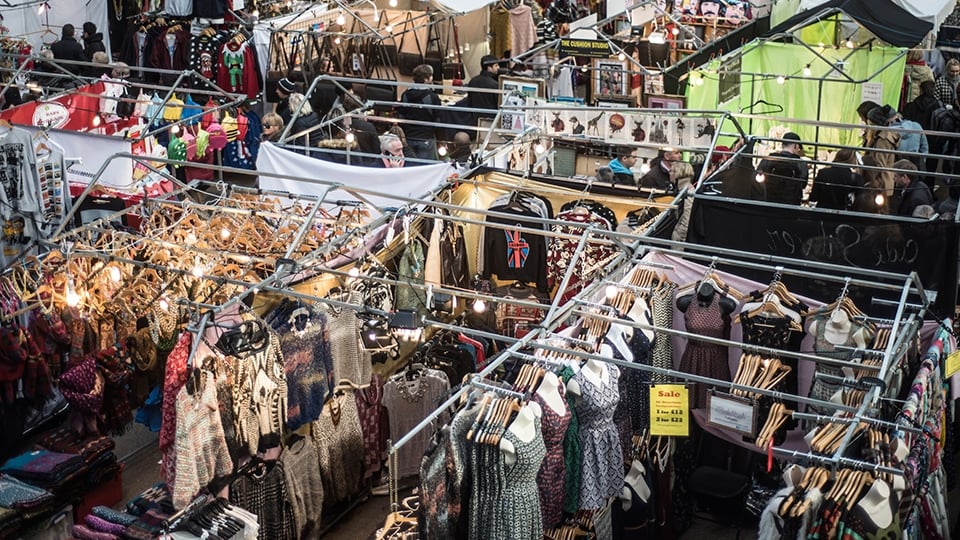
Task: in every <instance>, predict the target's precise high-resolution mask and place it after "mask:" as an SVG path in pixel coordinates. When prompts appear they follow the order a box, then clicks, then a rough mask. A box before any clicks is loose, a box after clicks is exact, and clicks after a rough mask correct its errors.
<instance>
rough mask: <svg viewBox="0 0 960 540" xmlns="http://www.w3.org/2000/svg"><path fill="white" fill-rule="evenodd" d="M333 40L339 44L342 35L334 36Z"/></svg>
mask: <svg viewBox="0 0 960 540" xmlns="http://www.w3.org/2000/svg"><path fill="white" fill-rule="evenodd" d="M333 42H334V43H336V44H337V45H339V44H340V37H339V36H338V37H335V38H333Z"/></svg>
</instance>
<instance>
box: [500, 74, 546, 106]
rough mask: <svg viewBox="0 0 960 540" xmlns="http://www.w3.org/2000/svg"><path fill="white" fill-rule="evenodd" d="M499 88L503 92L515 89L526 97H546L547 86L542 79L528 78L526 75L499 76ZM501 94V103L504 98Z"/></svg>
mask: <svg viewBox="0 0 960 540" xmlns="http://www.w3.org/2000/svg"><path fill="white" fill-rule="evenodd" d="M500 90H503V91H504V92H511V91H516V92H518V93H520V94H522V95H523V97H524V99H526V98H541V99H546V97H547V87H546V83H544V82H543V81H542V80H537V79H529V78H527V77H500ZM506 98H507V96H506V95H505V96H503V99H502V100H501V103H503V102H504V101H505V100H506Z"/></svg>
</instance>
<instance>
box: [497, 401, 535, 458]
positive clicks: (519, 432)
mask: <svg viewBox="0 0 960 540" xmlns="http://www.w3.org/2000/svg"><path fill="white" fill-rule="evenodd" d="M542 413H543V411H542V410H541V409H540V405H539V404H537V403H535V402H533V401H531V402H529V403H527V404H526V405H524V406H523V407H522V408H521V409H520V412H518V413H517V417H516V418H514V419H513V422H510V425H509V426H507V429H508V430H510V432H511V433H513V434H514V435H516V436H517V438H518V439H520V440H521V441H523V442H530V441H532V440H533V439H534V437H536V436H537V435H538V433H537V423H536V419H537V418H540V415H541V414H542ZM500 451H501V452H503V460H504V463H506V464H507V465H513V464H514V463H516V461H517V449H516V448H515V447H514V446H513V443H512V442H510V441H509V440H507V438H506V437H503V438H501V439H500Z"/></svg>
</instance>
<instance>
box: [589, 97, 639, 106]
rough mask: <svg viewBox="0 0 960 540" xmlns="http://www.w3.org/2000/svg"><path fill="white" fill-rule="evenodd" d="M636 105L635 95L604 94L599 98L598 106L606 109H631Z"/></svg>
mask: <svg viewBox="0 0 960 540" xmlns="http://www.w3.org/2000/svg"><path fill="white" fill-rule="evenodd" d="M636 106H637V102H636V99H635V98H634V96H602V97H600V98H598V99H597V107H603V108H604V109H630V108H632V107H636Z"/></svg>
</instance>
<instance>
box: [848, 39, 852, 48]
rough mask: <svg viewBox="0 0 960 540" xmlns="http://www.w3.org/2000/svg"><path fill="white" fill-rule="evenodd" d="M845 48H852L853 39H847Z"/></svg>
mask: <svg viewBox="0 0 960 540" xmlns="http://www.w3.org/2000/svg"><path fill="white" fill-rule="evenodd" d="M847 48H848V49H852V48H853V40H850V39H848V40H847Z"/></svg>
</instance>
